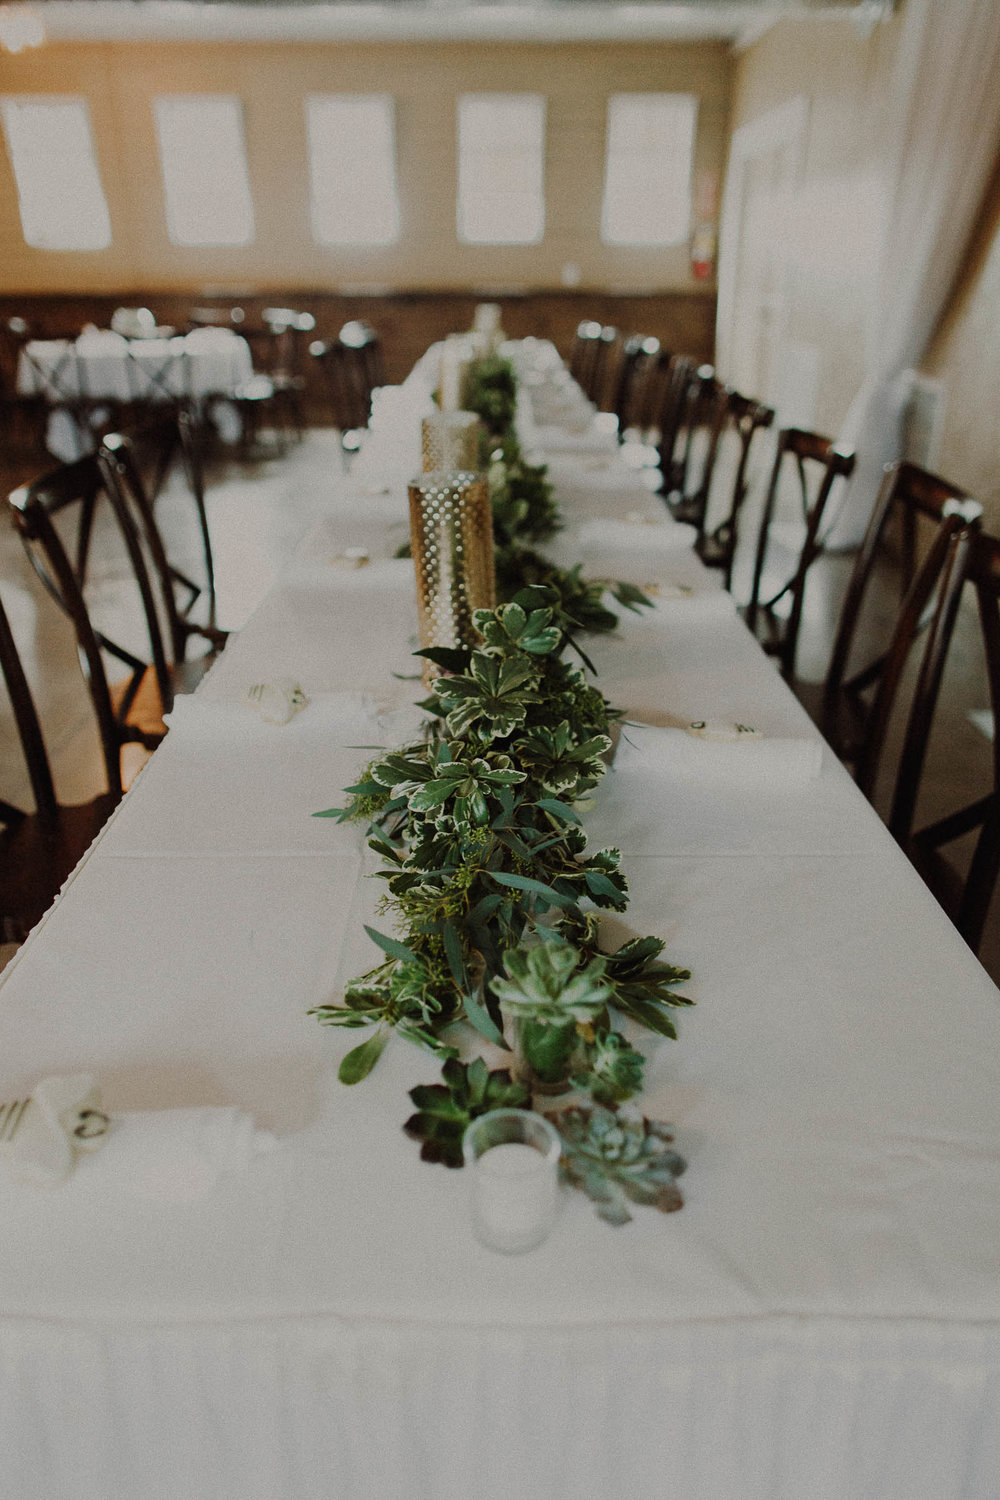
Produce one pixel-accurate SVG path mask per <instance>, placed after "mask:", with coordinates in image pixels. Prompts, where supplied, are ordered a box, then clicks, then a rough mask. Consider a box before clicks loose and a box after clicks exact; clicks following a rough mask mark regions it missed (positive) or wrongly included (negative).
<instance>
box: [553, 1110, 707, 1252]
mask: <svg viewBox="0 0 1000 1500" xmlns="http://www.w3.org/2000/svg"><path fill="white" fill-rule="evenodd" d="M546 1119H548V1120H551V1122H552V1124H553V1125H555V1127H556V1129H557V1130H558V1131H559V1134H560V1135H561V1136H562V1140H563V1154H562V1159H561V1163H560V1164H561V1167H562V1172H563V1175H564V1177H565V1178H566V1180H567V1181H568V1182H569V1183H571V1184H572V1186H573V1187H577V1188H580V1189H581V1190H582V1191H583V1192H585V1193H586V1194H587V1196H588V1198H590V1199H591V1201H592V1202H593V1203H596V1204H597V1213H598V1216H599V1217H600V1218H602V1219H604V1220H605V1222H606V1223H608V1224H614V1225H615V1226H619V1225H621V1224H628V1223H629V1221H630V1220H631V1218H632V1215H631V1214H630V1213H629V1211H628V1203H629V1202H632V1203H639V1204H643V1205H645V1206H648V1207H650V1208H658V1209H659V1210H660V1212H661V1213H664V1214H669V1213H674V1212H675V1211H676V1210H677V1209H679V1208H682V1207H683V1205H684V1199H683V1198H682V1197H681V1194H680V1190H679V1189H678V1187H677V1181H676V1179H677V1178H678V1177H680V1175H681V1174H682V1173H683V1171H684V1169H685V1166H686V1163H685V1161H684V1159H683V1157H681V1156H678V1154H677V1152H676V1151H672V1150H671V1149H670V1146H671V1143H672V1141H673V1135H672V1134H671V1132H670V1130H669V1128H668V1127H667V1126H666V1125H662V1124H661V1123H660V1122H659V1121H658V1120H647V1119H646V1118H645V1117H644V1116H643V1115H640V1114H638V1112H632V1111H626V1110H611V1109H606V1108H604V1107H603V1106H602V1105H600V1104H595V1105H594V1107H593V1108H592V1109H566V1110H562V1111H561V1112H553V1113H551V1114H548V1115H546Z"/></svg>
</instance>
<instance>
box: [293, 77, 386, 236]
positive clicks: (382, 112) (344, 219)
mask: <svg viewBox="0 0 1000 1500" xmlns="http://www.w3.org/2000/svg"><path fill="white" fill-rule="evenodd" d="M306 133H307V137H308V142H309V203H310V213H311V216H312V232H313V238H314V239H315V240H316V241H317V243H319V244H320V245H391V244H392V243H393V241H394V240H397V239H398V238H399V193H398V191H397V187H396V140H395V135H396V132H395V119H394V113H393V101H392V98H391V96H390V95H389V94H311V95H310V96H309V97H308V98H307V99H306Z"/></svg>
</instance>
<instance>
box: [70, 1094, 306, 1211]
mask: <svg viewBox="0 0 1000 1500" xmlns="http://www.w3.org/2000/svg"><path fill="white" fill-rule="evenodd" d="M277 1144H278V1142H277V1139H276V1138H275V1136H273V1135H272V1134H271V1132H270V1131H267V1130H258V1129H257V1127H256V1126H255V1125H254V1122H253V1118H252V1116H251V1115H248V1114H246V1113H245V1112H244V1111H243V1110H240V1109H237V1108H235V1106H231V1105H203V1106H201V1107H199V1108H193V1109H158V1110H137V1111H135V1112H133V1113H129V1114H119V1115H112V1116H111V1129H110V1131H109V1133H108V1136H107V1140H106V1142H105V1144H104V1147H103V1149H102V1150H101V1151H99V1152H98V1153H96V1154H95V1155H93V1156H90V1157H88V1158H87V1160H86V1161H84V1162H83V1163H82V1164H81V1166H80V1169H79V1170H80V1181H81V1183H88V1184H90V1186H92V1187H97V1186H102V1187H114V1188H121V1189H123V1190H124V1191H126V1192H129V1193H132V1194H133V1195H134V1196H135V1197H137V1198H152V1199H159V1200H160V1201H161V1202H164V1203H190V1202H194V1201H196V1200H197V1199H199V1198H206V1197H207V1196H208V1195H209V1193H210V1192H211V1191H212V1190H213V1188H214V1187H215V1186H216V1184H217V1183H218V1181H219V1178H220V1177H221V1176H222V1175H223V1173H233V1174H235V1175H237V1176H241V1177H245V1176H246V1174H247V1171H248V1170H249V1167H250V1163H251V1162H252V1161H253V1159H254V1157H255V1156H260V1155H262V1154H263V1153H264V1152H267V1151H273V1150H274V1149H275V1147H276V1146H277Z"/></svg>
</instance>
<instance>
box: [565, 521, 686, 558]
mask: <svg viewBox="0 0 1000 1500" xmlns="http://www.w3.org/2000/svg"><path fill="white" fill-rule="evenodd" d="M695 535H696V532H695V528H694V527H693V526H687V525H685V524H684V523H683V522H680V521H673V520H671V518H670V517H669V516H666V515H665V516H664V517H663V519H662V520H653V519H650V520H648V521H647V520H646V519H644V518H642V517H639V516H637V517H636V519H635V520H625V521H609V520H604V519H601V520H593V521H584V523H583V524H582V526H580V527H578V528H577V534H576V537H577V542H578V544H579V545H580V546H581V547H611V548H616V547H627V548H631V549H632V550H633V551H634V550H636V549H638V548H641V549H642V551H643V552H648V553H660V552H675V551H676V550H677V549H678V548H679V547H691V546H693V544H694V539H695Z"/></svg>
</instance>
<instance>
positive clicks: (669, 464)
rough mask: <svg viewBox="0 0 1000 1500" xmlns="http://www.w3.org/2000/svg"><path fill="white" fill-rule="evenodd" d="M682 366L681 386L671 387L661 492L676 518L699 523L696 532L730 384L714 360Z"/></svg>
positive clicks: (708, 491) (705, 505)
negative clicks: (718, 373) (672, 399)
mask: <svg viewBox="0 0 1000 1500" xmlns="http://www.w3.org/2000/svg"><path fill="white" fill-rule="evenodd" d="M683 380H684V369H683V367H682V366H681V367H679V369H678V386H677V387H676V388H675V390H674V391H673V393H672V394H673V396H674V397H675V400H676V404H675V405H673V407H672V410H671V414H670V418H671V419H670V421H669V423H666V424H664V428H665V430H664V431H663V433H662V436H661V442H660V454H661V463H660V467H661V472H662V474H663V481H662V484H661V487H660V493H661V494H662V495H663V496H664V498H665V500H666V502H667V506H668V507H669V510H670V513H671V515H672V516H673V517H674V520H676V521H685V522H688V523H689V524H690V525H692V526H694V527H695V530H696V532H697V535H698V536H701V535H702V534H703V533H704V530H705V516H706V514H707V511H708V500H709V495H710V494H711V490H712V478H713V476H714V474H715V463H716V459H717V457H718V453H719V441H720V439H721V437H722V430H723V428H724V426H725V423H726V417H727V415H728V411H729V390H728V389H727V387H726V386H724V385H723V384H722V382H721V380H719V379H717V377H716V374H715V371H714V369H713V368H712V366H711V365H701V366H700V367H699V368H698V369H697V370H695V371H693V372H692V371H691V370H690V368H689V369H688V371H687V380H686V383H685V384H683V386H682V385H681V382H683Z"/></svg>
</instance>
